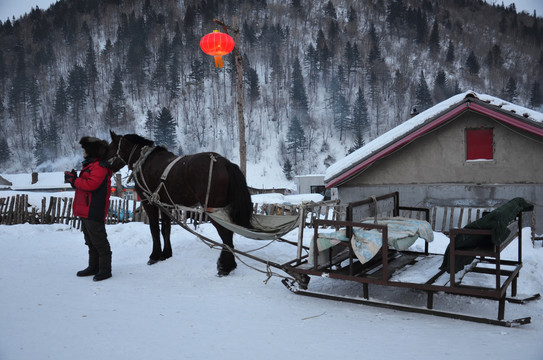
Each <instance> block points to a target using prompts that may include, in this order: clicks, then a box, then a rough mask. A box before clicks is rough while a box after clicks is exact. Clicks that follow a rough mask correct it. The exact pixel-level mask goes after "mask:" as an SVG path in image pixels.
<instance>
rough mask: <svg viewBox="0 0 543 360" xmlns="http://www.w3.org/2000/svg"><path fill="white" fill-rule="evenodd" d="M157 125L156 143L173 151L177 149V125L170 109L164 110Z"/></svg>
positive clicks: (157, 119)
mask: <svg viewBox="0 0 543 360" xmlns="http://www.w3.org/2000/svg"><path fill="white" fill-rule="evenodd" d="M155 124H156V128H155V142H156V143H157V144H160V145H164V146H166V147H167V148H168V149H170V150H171V151H173V149H175V148H176V147H177V140H176V139H177V135H176V131H175V127H176V123H175V119H174V118H173V116H172V113H171V112H170V110H168V108H166V107H163V108H162V110H161V111H160V113H159V114H158V116H157V118H156V122H155Z"/></svg>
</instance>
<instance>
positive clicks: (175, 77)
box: [168, 55, 181, 99]
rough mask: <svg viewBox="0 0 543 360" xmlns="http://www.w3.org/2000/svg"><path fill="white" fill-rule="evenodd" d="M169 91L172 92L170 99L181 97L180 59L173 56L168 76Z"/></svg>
mask: <svg viewBox="0 0 543 360" xmlns="http://www.w3.org/2000/svg"><path fill="white" fill-rule="evenodd" d="M168 90H169V91H170V97H171V98H172V99H175V98H177V97H178V96H179V91H180V90H181V75H180V74H179V58H178V57H177V56H175V55H174V56H172V61H171V63H170V67H169V76H168Z"/></svg>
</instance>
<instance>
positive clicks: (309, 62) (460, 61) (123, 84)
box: [0, 0, 543, 176]
mask: <svg viewBox="0 0 543 360" xmlns="http://www.w3.org/2000/svg"><path fill="white" fill-rule="evenodd" d="M310 4H311V5H310V6H308V5H307V2H304V1H301V0H228V1H219V0H186V1H183V0H181V1H174V0H153V1H150V0H124V1H123V0H86V1H76V0H61V1H57V2H56V3H55V4H54V5H53V6H51V7H50V8H49V9H39V8H34V9H32V11H31V12H30V13H29V14H26V15H25V16H23V17H21V18H19V19H15V18H12V19H5V20H2V21H0V170H1V171H4V172H20V171H29V170H39V171H51V170H63V169H64V167H65V163H64V162H62V163H61V162H60V161H59V159H71V158H75V157H76V156H80V147H79V145H78V140H79V138H80V137H81V136H83V135H94V136H99V137H102V138H106V139H107V138H108V136H109V135H108V131H109V129H112V130H114V131H116V132H118V133H138V134H140V135H143V136H146V137H148V138H151V139H153V140H155V141H156V142H157V143H158V144H163V145H166V146H167V147H168V148H169V149H170V150H172V151H174V152H175V153H177V154H188V153H194V152H199V151H216V152H219V153H222V154H223V155H225V156H226V157H228V158H230V159H231V160H232V161H234V162H237V161H239V157H238V151H237V149H238V126H237V108H236V101H237V98H236V69H235V64H234V57H233V55H232V54H230V55H226V56H225V57H224V64H225V67H224V68H216V67H215V65H214V62H213V58H212V57H210V56H208V55H206V54H204V53H203V52H202V51H201V50H200V47H199V41H200V39H201V37H202V36H204V35H205V34H207V33H210V32H212V31H213V30H214V29H219V30H221V31H223V29H221V28H220V27H219V26H217V24H215V23H214V21H213V20H214V19H215V18H216V19H219V20H221V21H224V22H225V23H227V24H230V25H232V26H234V27H238V28H239V30H240V32H239V34H240V38H241V42H240V43H238V44H236V46H237V47H238V49H239V50H240V52H241V54H242V56H243V76H244V99H243V103H244V116H245V121H246V124H247V129H246V138H247V161H248V162H249V163H258V162H260V161H263V154H269V152H273V153H274V157H273V158H274V159H276V164H273V165H274V166H276V167H277V169H278V171H284V172H285V174H286V175H285V176H292V175H295V174H307V173H311V172H323V171H324V170H325V169H326V167H327V166H329V165H330V164H332V163H333V162H335V161H337V160H339V159H340V158H342V157H343V156H345V155H346V154H347V153H349V152H351V151H353V150H355V149H357V148H359V147H360V146H362V145H364V144H365V143H367V142H368V141H370V140H371V139H373V138H375V137H376V136H378V135H380V134H382V133H383V132H385V131H387V130H389V129H391V128H392V127H394V126H397V125H398V124H400V123H402V122H403V121H405V120H407V119H408V118H409V117H410V113H411V111H412V109H416V110H417V111H419V112H420V111H423V110H424V109H426V108H428V107H430V106H432V105H434V104H436V103H438V102H440V101H442V100H444V99H446V98H448V97H450V96H452V95H454V94H456V93H459V92H463V91H466V90H469V89H472V90H475V91H478V92H481V93H486V94H490V95H493V96H497V97H500V98H502V99H504V100H507V101H511V102H514V103H516V104H519V105H522V106H526V107H529V108H531V109H535V110H539V111H543V107H542V104H543V93H542V89H541V84H542V82H543V47H542V42H543V25H542V23H541V22H542V19H541V18H540V17H537V15H536V14H535V13H534V14H526V13H517V12H516V9H515V7H514V5H511V6H509V7H504V6H503V5H489V4H487V3H486V2H485V1H482V0H432V1H431V0H385V1H382V0H368V1H355V0H345V1H339V0H320V1H311V2H310ZM63 166H64V167H63Z"/></svg>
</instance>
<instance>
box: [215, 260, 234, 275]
mask: <svg viewBox="0 0 543 360" xmlns="http://www.w3.org/2000/svg"><path fill="white" fill-rule="evenodd" d="M237 267H238V265H237V264H236V263H234V265H233V266H232V268H231V269H226V268H225V267H224V266H222V265H221V264H217V276H218V277H223V276H228V275H229V274H230V273H231V272H232V271H233V270H234V269H235V268H237Z"/></svg>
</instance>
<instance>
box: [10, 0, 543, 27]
mask: <svg viewBox="0 0 543 360" xmlns="http://www.w3.org/2000/svg"><path fill="white" fill-rule="evenodd" d="M80 1H85V0H80ZM55 2H56V0H0V20H2V22H4V21H6V20H7V19H8V18H9V19H11V18H12V16H15V18H16V19H17V18H19V17H20V16H22V15H24V14H25V13H29V12H30V10H31V9H32V8H33V7H35V6H38V7H39V8H40V9H42V10H46V9H47V8H48V7H49V6H50V5H51V4H54V3H55ZM486 2H487V3H489V4H501V3H502V0H486ZM512 2H514V3H515V7H516V8H517V12H520V11H523V10H524V11H526V12H527V13H529V14H530V15H531V14H532V13H533V11H534V9H535V10H536V11H537V15H538V16H540V17H541V16H543V0H514V1H511V0H503V3H504V4H505V5H509V4H510V3H512Z"/></svg>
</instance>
